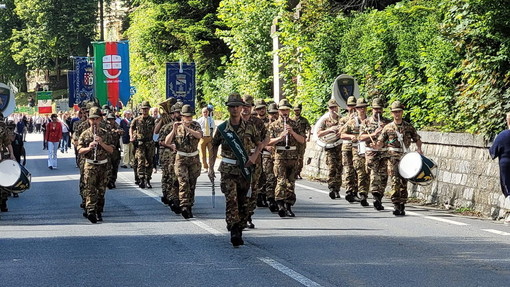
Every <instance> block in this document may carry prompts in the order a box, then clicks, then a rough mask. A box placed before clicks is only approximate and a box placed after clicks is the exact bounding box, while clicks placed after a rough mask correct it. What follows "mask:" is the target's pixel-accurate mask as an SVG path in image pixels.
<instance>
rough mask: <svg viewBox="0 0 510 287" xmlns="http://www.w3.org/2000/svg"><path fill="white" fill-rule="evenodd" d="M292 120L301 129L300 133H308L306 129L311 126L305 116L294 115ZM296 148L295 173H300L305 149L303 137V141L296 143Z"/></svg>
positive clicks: (304, 134)
mask: <svg viewBox="0 0 510 287" xmlns="http://www.w3.org/2000/svg"><path fill="white" fill-rule="evenodd" d="M292 120H294V121H295V122H296V125H297V126H298V127H299V130H301V131H302V135H303V136H305V137H306V135H307V134H308V131H309V130H310V128H311V127H310V123H309V122H308V120H307V119H306V118H304V117H303V116H299V117H294V118H293V119H292ZM297 150H298V154H299V158H298V167H297V171H296V175H300V174H301V170H303V161H304V157H305V150H306V139H305V142H304V143H302V144H301V143H298V144H297Z"/></svg>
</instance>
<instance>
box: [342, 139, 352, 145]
mask: <svg viewBox="0 0 510 287" xmlns="http://www.w3.org/2000/svg"><path fill="white" fill-rule="evenodd" d="M342 143H344V144H352V141H350V140H343V141H342Z"/></svg>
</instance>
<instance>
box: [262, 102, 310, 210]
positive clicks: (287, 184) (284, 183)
mask: <svg viewBox="0 0 510 287" xmlns="http://www.w3.org/2000/svg"><path fill="white" fill-rule="evenodd" d="M291 109H292V106H291V105H290V103H289V101H288V100H286V99H283V100H281V101H280V103H279V104H278V113H279V114H280V117H279V118H278V120H277V121H275V122H273V123H272V124H270V125H269V135H270V137H271V140H270V141H269V145H273V146H275V162H274V173H275V175H276V181H277V183H276V190H275V199H276V203H277V204H278V215H279V216H280V217H285V216H289V217H294V216H296V215H295V214H294V212H292V206H293V205H294V204H295V203H296V194H295V191H294V189H295V182H296V172H297V161H298V159H299V154H298V150H297V144H303V143H304V142H305V137H304V136H303V135H302V133H303V132H302V131H301V130H299V127H298V126H297V124H296V122H295V121H293V120H291V119H290V118H289V114H290V110H291Z"/></svg>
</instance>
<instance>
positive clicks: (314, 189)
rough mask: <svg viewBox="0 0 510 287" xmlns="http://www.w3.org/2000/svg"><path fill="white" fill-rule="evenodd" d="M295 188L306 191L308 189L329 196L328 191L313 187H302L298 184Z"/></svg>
mask: <svg viewBox="0 0 510 287" xmlns="http://www.w3.org/2000/svg"><path fill="white" fill-rule="evenodd" d="M296 186H299V187H301V188H306V189H309V190H311V191H316V192H320V193H324V194H329V191H325V190H320V189H318V188H315V187H309V186H306V185H303V184H299V183H296Z"/></svg>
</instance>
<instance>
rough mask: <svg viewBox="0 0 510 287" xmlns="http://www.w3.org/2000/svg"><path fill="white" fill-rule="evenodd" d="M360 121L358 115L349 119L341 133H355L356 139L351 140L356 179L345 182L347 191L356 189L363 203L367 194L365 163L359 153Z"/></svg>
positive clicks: (367, 183)
mask: <svg viewBox="0 0 510 287" xmlns="http://www.w3.org/2000/svg"><path fill="white" fill-rule="evenodd" d="M361 122H362V120H361V119H360V118H359V117H354V118H352V119H350V120H349V121H348V122H347V123H346V124H345V125H344V128H343V129H342V133H343V134H348V135H355V136H356V139H355V140H353V141H352V149H351V152H352V153H351V156H352V164H353V167H354V172H355V174H356V179H357V181H354V182H353V181H352V180H348V182H347V184H348V186H347V193H349V192H350V191H351V192H352V190H355V189H357V191H358V192H359V195H360V197H361V198H362V203H365V201H366V198H367V194H368V186H369V181H368V175H367V171H366V164H365V155H364V154H363V155H360V154H359V149H358V148H359V135H360V134H361V132H360V129H361ZM364 200H365V201H364Z"/></svg>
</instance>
